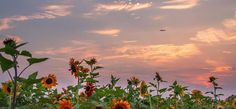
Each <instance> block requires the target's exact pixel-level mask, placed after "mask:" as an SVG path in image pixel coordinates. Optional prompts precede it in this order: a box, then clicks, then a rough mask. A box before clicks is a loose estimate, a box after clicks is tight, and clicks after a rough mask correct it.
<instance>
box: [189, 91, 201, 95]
mask: <svg viewBox="0 0 236 109" xmlns="http://www.w3.org/2000/svg"><path fill="white" fill-rule="evenodd" d="M191 92H192V95H193V96H197V95H202V91H200V90H192V91H191Z"/></svg>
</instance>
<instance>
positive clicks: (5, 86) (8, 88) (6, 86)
mask: <svg viewBox="0 0 236 109" xmlns="http://www.w3.org/2000/svg"><path fill="white" fill-rule="evenodd" d="M13 87H14V86H13V83H12V82H11V81H6V82H4V83H2V91H3V92H4V93H6V94H8V95H13ZM16 91H17V92H16V95H17V96H18V95H19V94H20V85H19V84H17V86H16Z"/></svg>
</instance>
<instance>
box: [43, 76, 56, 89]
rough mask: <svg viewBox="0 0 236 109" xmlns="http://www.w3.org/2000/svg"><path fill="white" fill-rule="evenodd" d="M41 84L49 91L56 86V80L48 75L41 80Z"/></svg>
mask: <svg viewBox="0 0 236 109" xmlns="http://www.w3.org/2000/svg"><path fill="white" fill-rule="evenodd" d="M41 84H42V85H43V87H45V88H46V89H51V88H52V87H54V86H56V85H57V79H56V77H55V75H53V74H49V75H48V76H47V77H43V79H42V80H41Z"/></svg>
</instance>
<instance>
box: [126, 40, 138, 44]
mask: <svg viewBox="0 0 236 109" xmlns="http://www.w3.org/2000/svg"><path fill="white" fill-rule="evenodd" d="M122 42H123V43H125V44H127V43H136V42H138V41H137V40H124V41H122Z"/></svg>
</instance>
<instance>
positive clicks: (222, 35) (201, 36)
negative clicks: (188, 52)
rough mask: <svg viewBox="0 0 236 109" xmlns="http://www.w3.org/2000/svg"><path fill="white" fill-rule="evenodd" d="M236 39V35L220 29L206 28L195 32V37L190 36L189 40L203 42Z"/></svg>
mask: <svg viewBox="0 0 236 109" xmlns="http://www.w3.org/2000/svg"><path fill="white" fill-rule="evenodd" d="M234 39H236V35H235V34H233V33H229V32H226V31H224V30H222V29H216V28H208V29H206V30H202V31H199V32H197V35H196V37H192V38H190V40H193V41H198V42H203V43H209V44H211V43H215V42H221V41H228V40H234Z"/></svg>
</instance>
